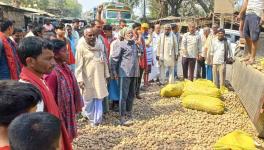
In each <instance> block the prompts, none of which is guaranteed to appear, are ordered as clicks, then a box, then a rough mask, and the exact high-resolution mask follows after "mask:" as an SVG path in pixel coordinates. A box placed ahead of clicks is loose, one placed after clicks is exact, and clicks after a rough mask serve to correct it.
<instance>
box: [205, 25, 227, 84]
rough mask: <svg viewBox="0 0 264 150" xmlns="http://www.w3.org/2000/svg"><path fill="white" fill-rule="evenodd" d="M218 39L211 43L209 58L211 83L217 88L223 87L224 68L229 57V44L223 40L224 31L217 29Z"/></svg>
mask: <svg viewBox="0 0 264 150" xmlns="http://www.w3.org/2000/svg"><path fill="white" fill-rule="evenodd" d="M217 36H218V38H217V39H214V40H213V41H212V45H211V46H212V48H211V52H210V55H211V58H212V64H213V81H214V83H215V85H216V86H217V87H221V86H224V85H225V66H226V59H227V57H228V55H231V56H232V54H231V51H230V50H231V49H230V43H229V42H228V41H227V40H226V38H225V30H224V29H221V28H220V29H218V33H217Z"/></svg>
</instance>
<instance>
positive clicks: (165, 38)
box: [157, 24, 178, 84]
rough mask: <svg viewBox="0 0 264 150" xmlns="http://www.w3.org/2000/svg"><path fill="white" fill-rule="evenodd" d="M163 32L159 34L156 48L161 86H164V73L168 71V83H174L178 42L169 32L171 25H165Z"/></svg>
mask: <svg viewBox="0 0 264 150" xmlns="http://www.w3.org/2000/svg"><path fill="white" fill-rule="evenodd" d="M164 28H165V32H164V33H161V35H160V37H159V40H158V46H157V60H158V61H159V64H160V75H161V84H165V73H166V70H167V69H168V70H169V83H174V66H175V65H176V63H177V59H178V49H177V46H178V42H177V38H176V36H175V34H174V33H173V32H171V25H170V24H167V25H165V27H164Z"/></svg>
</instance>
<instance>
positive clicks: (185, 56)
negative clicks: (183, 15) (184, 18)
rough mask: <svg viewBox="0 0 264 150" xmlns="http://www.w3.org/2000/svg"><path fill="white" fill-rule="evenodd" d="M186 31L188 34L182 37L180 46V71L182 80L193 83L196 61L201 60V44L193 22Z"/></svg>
mask: <svg viewBox="0 0 264 150" xmlns="http://www.w3.org/2000/svg"><path fill="white" fill-rule="evenodd" d="M188 29H189V32H187V33H185V34H184V35H183V38H182V44H181V49H182V70H183V77H184V79H187V78H188V79H189V80H191V81H193V78H194V69H195V63H196V60H197V59H200V58H201V53H202V42H201V37H200V35H199V34H198V33H196V25H195V23H194V22H191V23H190V24H189V26H188ZM188 73H189V74H188Z"/></svg>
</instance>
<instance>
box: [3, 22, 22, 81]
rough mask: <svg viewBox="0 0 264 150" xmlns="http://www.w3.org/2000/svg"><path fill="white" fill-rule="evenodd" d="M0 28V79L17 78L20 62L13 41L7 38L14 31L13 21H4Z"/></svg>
mask: <svg viewBox="0 0 264 150" xmlns="http://www.w3.org/2000/svg"><path fill="white" fill-rule="evenodd" d="M0 28H1V32H0V80H4V79H11V80H18V79H19V73H20V70H21V64H20V61H19V59H18V56H17V53H16V46H15V43H13V42H12V40H11V39H10V38H9V36H11V35H12V33H13V31H14V28H13V22H12V21H10V20H7V21H4V22H3V23H2V24H1V27H0Z"/></svg>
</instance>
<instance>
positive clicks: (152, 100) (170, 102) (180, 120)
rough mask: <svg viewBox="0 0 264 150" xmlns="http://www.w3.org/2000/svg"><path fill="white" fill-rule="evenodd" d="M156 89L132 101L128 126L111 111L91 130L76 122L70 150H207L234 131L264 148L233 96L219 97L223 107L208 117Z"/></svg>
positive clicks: (178, 99)
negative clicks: (119, 122)
mask: <svg viewBox="0 0 264 150" xmlns="http://www.w3.org/2000/svg"><path fill="white" fill-rule="evenodd" d="M160 88H161V87H159V86H157V85H152V86H150V87H149V88H148V90H147V91H145V92H143V93H142V96H143V97H144V99H142V100H138V99H135V102H134V111H133V116H134V122H133V124H132V125H131V126H128V127H125V126H119V125H118V118H119V116H118V113H115V112H110V113H108V114H107V115H105V117H104V121H103V124H102V125H100V126H98V127H91V126H90V125H89V123H88V122H87V120H84V119H80V120H79V131H78V132H79V136H78V138H77V139H76V140H75V141H74V150H88V149H114V150H115V149H139V150H140V149H148V150H149V149H179V150H185V149H186V150H187V149H188V150H189V149H190V150H207V149H208V150H209V149H212V148H213V145H214V144H215V142H216V141H217V140H218V139H219V138H220V137H222V136H224V135H226V134H228V133H230V132H232V131H234V130H236V129H239V130H242V131H245V132H247V133H249V134H250V135H251V136H252V137H253V138H254V140H255V141H256V142H257V143H259V144H262V145H264V141H263V140H261V139H259V138H257V132H256V130H255V128H254V126H253V124H252V123H251V121H250V119H249V118H248V116H247V113H246V111H245V109H244V108H243V106H242V105H241V103H240V101H239V98H238V97H237V96H236V94H235V93H233V92H230V93H228V94H226V95H224V96H223V97H224V98H223V101H224V103H225V107H226V109H225V113H224V114H223V115H211V114H208V113H205V112H200V111H196V110H190V109H186V108H184V107H183V106H182V105H181V100H180V98H162V97H160V96H159V90H160Z"/></svg>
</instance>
